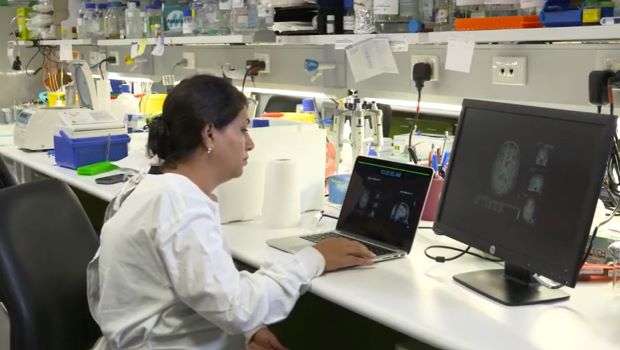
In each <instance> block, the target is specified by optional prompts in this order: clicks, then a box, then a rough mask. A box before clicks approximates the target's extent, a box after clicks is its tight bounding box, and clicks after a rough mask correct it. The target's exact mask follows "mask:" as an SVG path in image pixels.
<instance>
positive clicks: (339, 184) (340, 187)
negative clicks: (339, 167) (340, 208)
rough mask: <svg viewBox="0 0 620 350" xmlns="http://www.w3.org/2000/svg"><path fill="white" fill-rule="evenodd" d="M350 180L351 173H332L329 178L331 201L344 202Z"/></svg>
mask: <svg viewBox="0 0 620 350" xmlns="http://www.w3.org/2000/svg"><path fill="white" fill-rule="evenodd" d="M350 180H351V175H350V174H342V175H332V176H330V177H328V178H327V189H328V191H329V196H328V197H327V199H328V200H329V202H330V203H334V204H342V203H343V202H344V196H345V194H346V193H347V188H348V187H349V181H350Z"/></svg>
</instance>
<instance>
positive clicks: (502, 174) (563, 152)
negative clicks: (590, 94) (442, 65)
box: [434, 100, 616, 304]
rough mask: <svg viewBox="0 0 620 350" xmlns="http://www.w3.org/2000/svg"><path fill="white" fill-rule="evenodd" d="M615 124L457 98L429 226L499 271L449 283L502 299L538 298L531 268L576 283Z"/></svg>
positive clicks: (577, 115)
mask: <svg viewBox="0 0 620 350" xmlns="http://www.w3.org/2000/svg"><path fill="white" fill-rule="evenodd" d="M615 130H616V118H615V116H603V115H597V114H591V113H583V112H573V111H564V110H554V109H547V108H539V107H531V106H519V105H511V104H502V103H494V102H484V101H475V100H464V102H463V109H462V112H461V117H460V119H459V124H458V128H457V135H456V137H455V141H454V145H453V150H452V156H451V159H450V164H449V167H448V172H447V178H446V180H447V181H446V183H445V187H444V192H443V193H442V200H441V203H440V206H439V211H438V214H437V219H436V221H435V224H434V229H435V231H436V232H438V233H440V234H444V235H447V236H450V237H452V238H454V239H456V240H459V241H461V242H463V243H465V244H468V245H471V246H472V247H474V248H477V249H480V250H482V251H485V252H488V253H491V254H493V255H495V256H497V257H500V258H502V259H504V260H505V270H499V271H497V270H495V272H492V273H491V272H488V271H486V272H484V271H483V272H480V271H479V273H478V274H476V273H473V274H470V275H468V276H465V277H467V280H466V281H462V280H459V277H458V276H455V279H456V280H457V282H461V283H462V284H464V285H466V286H468V287H470V288H473V289H474V290H476V291H478V292H480V293H483V294H485V295H487V296H489V297H491V298H492V299H495V300H497V301H500V302H503V303H505V304H528V303H530V304H531V303H538V302H544V301H545V300H544V299H545V298H544V297H543V296H542V295H541V294H545V293H547V292H549V291H550V290H547V291H545V290H542V288H537V287H535V286H531V285H530V284H529V282H531V281H530V277H531V274H533V273H536V274H539V275H542V276H545V277H548V278H551V279H553V280H555V281H557V282H560V283H562V284H565V285H567V286H571V287H574V285H575V282H576V277H577V273H578V270H579V268H580V265H581V261H582V259H583V256H584V250H585V247H586V242H587V238H588V235H589V231H590V226H591V224H592V218H593V215H594V209H595V207H596V201H597V198H598V195H599V192H600V188H601V182H602V180H603V175H604V171H605V166H606V162H607V159H608V157H609V154H610V149H611V145H612V142H613V135H614V132H615ZM491 271H494V270H491ZM489 273H491V275H492V277H490V276H489V275H488V274H489ZM484 274H487V275H486V276H484ZM464 275H467V274H464ZM496 278H499V279H505V280H507V281H504V280H502V281H495V280H494V279H496ZM509 282H510V283H509ZM512 282H523V283H524V284H525V288H524V289H523V290H522V292H523V293H525V295H522V293H519V292H518V291H517V290H516V289H519V288H516V289H515V290H511V286H512V284H511V283H512ZM485 284H487V285H485ZM472 285H473V286H472ZM489 285H495V287H491V286H489ZM498 286H499V287H498ZM516 287H519V284H518V283H517V285H516ZM487 288H490V289H492V290H491V291H488V290H485V289H487ZM493 289H494V290H493ZM558 292H560V291H558ZM562 293H563V292H562ZM489 294H491V295H489ZM562 295H563V298H567V295H566V294H565V293H563V294H562ZM506 298H507V299H509V300H503V299H506ZM560 299H561V298H560Z"/></svg>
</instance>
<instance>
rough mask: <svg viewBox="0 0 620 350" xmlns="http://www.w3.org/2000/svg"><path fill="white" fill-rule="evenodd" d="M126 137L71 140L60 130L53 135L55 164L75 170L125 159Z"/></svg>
mask: <svg viewBox="0 0 620 350" xmlns="http://www.w3.org/2000/svg"><path fill="white" fill-rule="evenodd" d="M128 144H129V136H128V135H114V136H109V137H108V136H102V137H87V138H81V139H72V138H70V137H69V136H67V134H65V133H64V132H63V131H62V130H61V131H60V133H59V134H58V135H54V153H55V155H56V164H58V165H60V166H62V167H65V168H69V169H76V168H78V167H81V166H83V165H87V164H93V163H98V162H103V161H114V160H119V159H123V158H125V157H127V146H128Z"/></svg>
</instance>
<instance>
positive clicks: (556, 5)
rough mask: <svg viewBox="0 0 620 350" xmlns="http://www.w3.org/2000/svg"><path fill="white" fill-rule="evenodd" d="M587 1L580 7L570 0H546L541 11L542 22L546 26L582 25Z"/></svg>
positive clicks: (580, 4)
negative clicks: (582, 16)
mask: <svg viewBox="0 0 620 350" xmlns="http://www.w3.org/2000/svg"><path fill="white" fill-rule="evenodd" d="M584 4H585V1H582V2H581V3H579V5H578V7H571V6H575V5H576V4H575V3H574V2H572V1H570V0H546V1H545V5H544V7H543V9H542V11H541V12H540V23H542V24H543V25H544V26H545V27H569V26H580V25H582V18H581V15H582V11H583V6H584Z"/></svg>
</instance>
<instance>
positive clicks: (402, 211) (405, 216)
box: [391, 202, 409, 224]
mask: <svg viewBox="0 0 620 350" xmlns="http://www.w3.org/2000/svg"><path fill="white" fill-rule="evenodd" d="M391 218H392V221H393V222H395V223H400V224H409V205H407V203H405V202H400V203H397V204H395V205H394V207H392V214H391Z"/></svg>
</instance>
